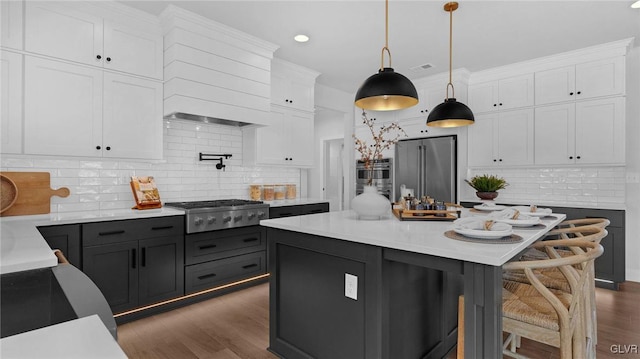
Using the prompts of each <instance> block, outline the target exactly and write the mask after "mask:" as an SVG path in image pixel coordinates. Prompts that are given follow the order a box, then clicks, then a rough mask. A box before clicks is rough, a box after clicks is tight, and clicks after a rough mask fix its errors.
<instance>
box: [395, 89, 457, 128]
mask: <svg viewBox="0 0 640 359" xmlns="http://www.w3.org/2000/svg"><path fill="white" fill-rule="evenodd" d="M416 90H417V92H418V101H419V102H418V104H417V105H415V106H412V107H409V108H407V109H404V110H400V111H397V112H398V115H397V116H398V119H399V120H403V119H411V118H416V117H423V118H424V120H425V122H426V121H427V116H429V113H430V112H431V110H433V108H434V107H436V106H438V105H439V104H441V103H442V102H444V99H445V97H446V87H445V86H438V87H428V88H424V87H418V88H416ZM392 112H396V111H392Z"/></svg>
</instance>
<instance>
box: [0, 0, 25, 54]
mask: <svg viewBox="0 0 640 359" xmlns="http://www.w3.org/2000/svg"><path fill="white" fill-rule="evenodd" d="M22 9H23V2H22V1H19V0H12V1H0V45H2V47H8V48H12V49H18V50H22V44H23V30H22V24H23V23H22V20H23V17H22V12H23V11H22Z"/></svg>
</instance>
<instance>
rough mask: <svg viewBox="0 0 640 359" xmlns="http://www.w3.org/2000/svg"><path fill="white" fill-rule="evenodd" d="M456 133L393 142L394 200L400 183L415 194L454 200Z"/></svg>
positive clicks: (455, 197) (454, 201)
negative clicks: (394, 151) (394, 144)
mask: <svg viewBox="0 0 640 359" xmlns="http://www.w3.org/2000/svg"><path fill="white" fill-rule="evenodd" d="M457 147H458V146H457V136H456V135H451V136H442V137H431V138H422V139H416V140H402V141H399V142H398V143H397V144H396V155H395V181H394V189H395V197H396V198H395V200H398V199H399V198H400V196H401V191H400V187H401V186H402V185H404V186H406V188H407V189H412V190H413V191H414V192H415V193H412V195H413V196H415V197H416V198H422V196H430V197H431V198H434V199H435V200H436V201H444V202H450V203H457V201H458V193H457V182H458V171H457V168H458V165H457V157H458V156H457Z"/></svg>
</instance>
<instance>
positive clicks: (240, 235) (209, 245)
mask: <svg viewBox="0 0 640 359" xmlns="http://www.w3.org/2000/svg"><path fill="white" fill-rule="evenodd" d="M266 243H267V242H266V236H265V233H264V228H262V227H260V226H250V227H243V228H232V229H225V230H220V231H211V232H204V233H196V234H188V235H186V239H185V264H187V265H189V264H196V263H202V262H206V261H211V260H216V259H221V258H225V257H231V256H237V255H240V254H245V253H251V252H257V251H264V250H265V249H266V247H267V246H266Z"/></svg>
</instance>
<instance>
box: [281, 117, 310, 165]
mask: <svg viewBox="0 0 640 359" xmlns="http://www.w3.org/2000/svg"><path fill="white" fill-rule="evenodd" d="M285 126H286V130H285V133H286V134H287V135H286V137H285V139H286V140H285V141H286V142H285V143H286V144H288V146H287V147H286V148H287V150H286V153H285V156H286V157H285V158H289V160H288V163H287V164H290V165H294V166H309V167H311V166H313V155H314V153H313V149H314V146H313V143H314V142H313V115H312V114H310V113H301V112H290V113H289V115H288V116H287V120H286V124H285Z"/></svg>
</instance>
